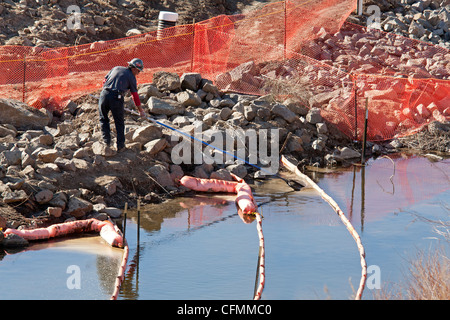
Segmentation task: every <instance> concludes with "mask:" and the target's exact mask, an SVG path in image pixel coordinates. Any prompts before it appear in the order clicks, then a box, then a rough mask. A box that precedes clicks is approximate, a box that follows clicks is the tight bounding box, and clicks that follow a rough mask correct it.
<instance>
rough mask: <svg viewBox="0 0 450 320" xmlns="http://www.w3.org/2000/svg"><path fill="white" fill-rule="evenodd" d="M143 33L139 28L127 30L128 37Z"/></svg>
mask: <svg viewBox="0 0 450 320" xmlns="http://www.w3.org/2000/svg"><path fill="white" fill-rule="evenodd" d="M140 34H142V32H141V31H140V30H139V29H136V28H133V29H130V30H128V31H127V33H126V34H125V35H126V36H127V37H131V36H137V35H140Z"/></svg>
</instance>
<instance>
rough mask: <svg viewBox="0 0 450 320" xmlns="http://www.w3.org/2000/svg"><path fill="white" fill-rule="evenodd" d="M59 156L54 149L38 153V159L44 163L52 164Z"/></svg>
mask: <svg viewBox="0 0 450 320" xmlns="http://www.w3.org/2000/svg"><path fill="white" fill-rule="evenodd" d="M60 156H61V153H60V152H59V151H58V150H55V149H47V150H42V151H41V152H39V153H38V159H39V160H41V161H42V162H45V163H53V162H54V161H55V160H56V158H58V157H60Z"/></svg>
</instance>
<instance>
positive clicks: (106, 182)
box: [95, 175, 123, 196]
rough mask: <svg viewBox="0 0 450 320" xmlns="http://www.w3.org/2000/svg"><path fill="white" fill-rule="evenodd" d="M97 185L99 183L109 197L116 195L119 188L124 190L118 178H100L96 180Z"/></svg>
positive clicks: (106, 176)
mask: <svg viewBox="0 0 450 320" xmlns="http://www.w3.org/2000/svg"><path fill="white" fill-rule="evenodd" d="M95 183H97V184H98V185H99V186H100V187H101V188H103V189H104V190H105V191H106V194H107V195H108V196H112V195H113V194H115V193H116V191H117V188H122V187H123V186H122V183H121V182H120V180H119V179H118V178H117V177H114V176H108V175H105V176H100V177H97V178H96V179H95Z"/></svg>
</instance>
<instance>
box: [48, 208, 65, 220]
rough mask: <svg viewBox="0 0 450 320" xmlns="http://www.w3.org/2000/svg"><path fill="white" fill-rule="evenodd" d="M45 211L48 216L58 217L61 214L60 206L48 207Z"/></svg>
mask: <svg viewBox="0 0 450 320" xmlns="http://www.w3.org/2000/svg"><path fill="white" fill-rule="evenodd" d="M45 211H46V212H47V214H48V215H49V216H51V217H55V218H59V217H61V215H62V208H60V207H48V208H47V209H46V210H45Z"/></svg>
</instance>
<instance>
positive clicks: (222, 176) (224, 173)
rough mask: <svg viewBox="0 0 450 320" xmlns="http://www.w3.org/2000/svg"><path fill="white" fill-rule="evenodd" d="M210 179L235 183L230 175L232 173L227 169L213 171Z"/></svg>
mask: <svg viewBox="0 0 450 320" xmlns="http://www.w3.org/2000/svg"><path fill="white" fill-rule="evenodd" d="M209 178H210V179H219V180H226V181H233V177H232V176H231V174H230V171H228V170H226V169H219V170H217V171H213V172H212V173H211V175H210V176H209Z"/></svg>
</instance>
